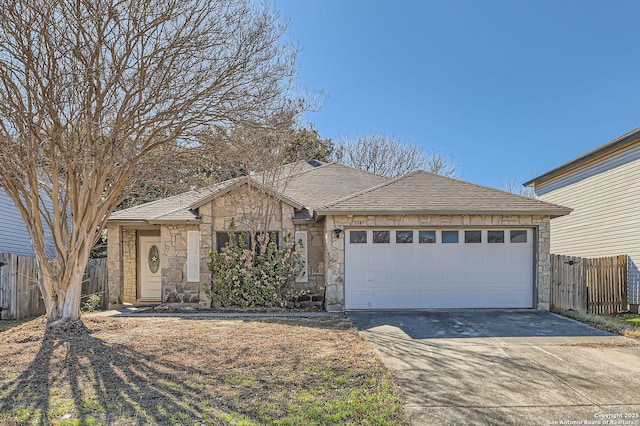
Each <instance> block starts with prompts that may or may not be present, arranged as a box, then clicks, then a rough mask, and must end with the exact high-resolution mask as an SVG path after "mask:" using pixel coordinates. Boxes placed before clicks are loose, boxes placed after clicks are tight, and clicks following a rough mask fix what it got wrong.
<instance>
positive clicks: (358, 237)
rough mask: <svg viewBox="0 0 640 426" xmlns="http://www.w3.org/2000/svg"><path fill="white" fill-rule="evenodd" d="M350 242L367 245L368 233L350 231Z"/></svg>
mask: <svg viewBox="0 0 640 426" xmlns="http://www.w3.org/2000/svg"><path fill="white" fill-rule="evenodd" d="M349 242H350V243H351V244H366V243H367V231H349Z"/></svg>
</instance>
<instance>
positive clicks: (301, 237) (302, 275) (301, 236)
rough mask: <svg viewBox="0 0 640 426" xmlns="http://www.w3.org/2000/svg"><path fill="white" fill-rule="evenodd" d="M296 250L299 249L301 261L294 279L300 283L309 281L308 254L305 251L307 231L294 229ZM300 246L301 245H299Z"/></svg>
mask: <svg viewBox="0 0 640 426" xmlns="http://www.w3.org/2000/svg"><path fill="white" fill-rule="evenodd" d="M294 237H295V244H296V250H298V249H299V250H301V253H300V260H301V261H302V262H303V264H302V266H301V267H300V271H299V272H298V276H297V277H296V281H298V282H301V283H306V282H309V256H308V254H307V253H308V252H307V231H296V232H295V234H294ZM300 246H302V247H300Z"/></svg>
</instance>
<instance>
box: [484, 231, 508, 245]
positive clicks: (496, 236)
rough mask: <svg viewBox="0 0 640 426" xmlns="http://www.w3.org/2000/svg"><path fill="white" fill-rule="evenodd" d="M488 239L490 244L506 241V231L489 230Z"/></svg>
mask: <svg viewBox="0 0 640 426" xmlns="http://www.w3.org/2000/svg"><path fill="white" fill-rule="evenodd" d="M487 241H488V242H489V244H498V243H504V231H488V232H487Z"/></svg>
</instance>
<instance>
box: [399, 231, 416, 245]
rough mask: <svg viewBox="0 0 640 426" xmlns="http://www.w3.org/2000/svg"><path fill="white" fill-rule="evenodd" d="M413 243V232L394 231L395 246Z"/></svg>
mask: <svg viewBox="0 0 640 426" xmlns="http://www.w3.org/2000/svg"><path fill="white" fill-rule="evenodd" d="M411 243H413V231H396V244H411Z"/></svg>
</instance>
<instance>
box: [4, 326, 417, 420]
mask: <svg viewBox="0 0 640 426" xmlns="http://www.w3.org/2000/svg"><path fill="white" fill-rule="evenodd" d="M84 325H85V326H86V329H85V330H82V327H79V330H70V332H69V333H68V334H65V335H57V336H53V337H47V338H45V337H44V330H45V323H44V321H43V320H42V319H36V320H34V321H30V322H27V323H24V324H21V325H17V326H15V327H13V328H11V329H8V330H5V331H3V332H0V360H2V362H1V363H0V425H22V424H55V425H67V424H82V425H84V424H89V425H90V424H109V425H137V424H185V425H189V424H202V425H214V424H215V425H217V424H220V425H224V424H238V425H255V424H281V425H306V424H323V425H325V424H340V425H342V424H381V425H382V424H389V425H391V424H393V425H396V424H405V423H406V418H405V416H404V413H403V406H402V402H403V401H402V397H401V394H400V391H399V389H398V387H397V386H396V384H395V383H394V381H393V379H392V377H391V376H390V375H389V373H388V371H387V370H386V369H385V368H384V366H383V365H382V364H381V362H380V359H379V358H378V357H377V355H376V354H375V352H373V350H372V348H371V347H370V346H369V345H368V344H367V343H366V342H364V341H363V340H362V339H360V337H359V336H358V335H357V333H356V331H355V329H354V328H353V327H352V325H351V323H350V322H349V321H348V320H347V319H345V318H318V319H291V320H289V319H282V320H280V319H278V320H275V319H274V320H241V319H237V320H218V319H179V318H107V317H100V316H87V317H85V318H84ZM86 331H88V332H86Z"/></svg>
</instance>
